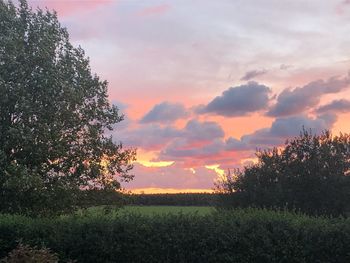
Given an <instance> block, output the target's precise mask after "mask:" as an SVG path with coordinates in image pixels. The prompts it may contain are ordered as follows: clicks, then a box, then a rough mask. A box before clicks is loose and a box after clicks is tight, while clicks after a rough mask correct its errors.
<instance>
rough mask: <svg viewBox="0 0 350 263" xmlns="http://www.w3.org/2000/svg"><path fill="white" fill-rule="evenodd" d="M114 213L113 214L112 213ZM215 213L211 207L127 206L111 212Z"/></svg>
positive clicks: (93, 210) (99, 209) (91, 210)
mask: <svg viewBox="0 0 350 263" xmlns="http://www.w3.org/2000/svg"><path fill="white" fill-rule="evenodd" d="M107 209H108V208H107ZM104 211H106V209H105V207H103V206H99V207H92V208H89V209H88V212H89V213H93V214H101V213H104ZM114 211H115V212H114ZM213 211H215V208H214V207H211V206H136V205H135V206H134V205H127V206H124V207H122V208H118V209H115V210H113V209H112V213H113V214H114V213H117V214H125V213H133V214H141V215H147V216H152V215H162V214H180V213H182V214H198V215H207V214H210V213H211V212H213Z"/></svg>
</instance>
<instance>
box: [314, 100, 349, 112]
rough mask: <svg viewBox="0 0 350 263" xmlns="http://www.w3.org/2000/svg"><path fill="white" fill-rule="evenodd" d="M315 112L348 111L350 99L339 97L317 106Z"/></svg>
mask: <svg viewBox="0 0 350 263" xmlns="http://www.w3.org/2000/svg"><path fill="white" fill-rule="evenodd" d="M316 112H317V113H319V114H321V113H327V112H333V113H346V112H350V101H349V100H345V99H341V100H334V101H332V102H331V103H329V104H326V105H323V106H321V107H319V108H318V109H317V110H316Z"/></svg>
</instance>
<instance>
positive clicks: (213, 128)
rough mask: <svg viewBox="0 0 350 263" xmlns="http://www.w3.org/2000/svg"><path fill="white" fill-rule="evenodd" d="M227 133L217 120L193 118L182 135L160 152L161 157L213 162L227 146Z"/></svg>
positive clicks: (181, 160)
mask: <svg viewBox="0 0 350 263" xmlns="http://www.w3.org/2000/svg"><path fill="white" fill-rule="evenodd" d="M224 136H225V133H224V131H223V130H222V128H221V127H220V125H218V124H217V123H215V122H199V121H197V120H191V121H189V122H188V123H187V125H186V126H185V128H184V129H183V130H182V135H181V137H178V138H175V139H174V140H172V141H171V143H170V144H168V145H167V146H166V147H165V148H164V149H163V150H162V151H161V153H160V156H159V157H160V159H167V160H175V161H180V162H186V161H188V160H189V159H192V160H190V161H195V162H196V161H198V160H200V162H201V163H202V164H203V163H204V164H208V163H212V162H213V159H214V158H217V157H218V156H219V155H220V153H222V151H223V150H224V148H225V143H224V140H223V138H224Z"/></svg>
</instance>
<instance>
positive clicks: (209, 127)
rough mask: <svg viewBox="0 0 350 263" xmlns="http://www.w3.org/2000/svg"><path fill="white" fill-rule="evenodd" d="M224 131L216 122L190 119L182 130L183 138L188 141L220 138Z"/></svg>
mask: <svg viewBox="0 0 350 263" xmlns="http://www.w3.org/2000/svg"><path fill="white" fill-rule="evenodd" d="M224 136H225V133H224V131H223V129H222V128H221V126H220V125H219V124H217V123H216V122H212V121H205V122H200V121H197V120H190V121H189V122H187V124H186V127H185V129H184V131H183V138H186V139H187V140H190V141H207V140H213V139H215V138H222V137H224Z"/></svg>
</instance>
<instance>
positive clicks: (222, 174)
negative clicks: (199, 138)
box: [205, 164, 225, 177]
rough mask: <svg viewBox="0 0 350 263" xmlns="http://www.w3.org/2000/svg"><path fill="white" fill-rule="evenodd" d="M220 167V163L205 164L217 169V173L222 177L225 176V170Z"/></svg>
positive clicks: (210, 168) (211, 168)
mask: <svg viewBox="0 0 350 263" xmlns="http://www.w3.org/2000/svg"><path fill="white" fill-rule="evenodd" d="M219 167H220V165H219V164H213V165H206V166H205V168H207V169H209V170H213V171H215V172H216V173H217V175H219V176H220V177H222V176H224V174H225V171H224V170H223V169H221V168H219Z"/></svg>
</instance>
